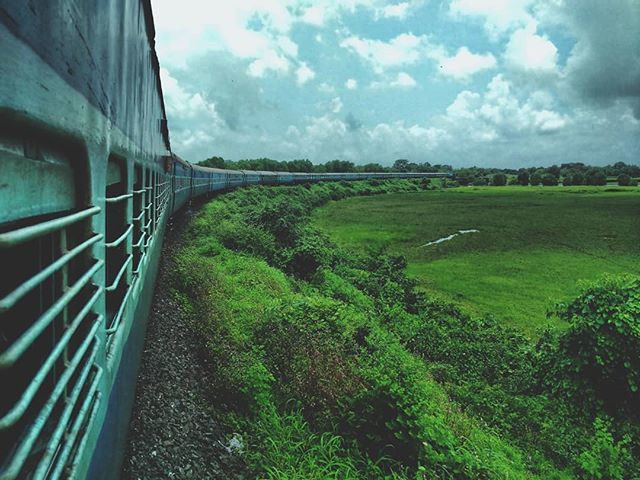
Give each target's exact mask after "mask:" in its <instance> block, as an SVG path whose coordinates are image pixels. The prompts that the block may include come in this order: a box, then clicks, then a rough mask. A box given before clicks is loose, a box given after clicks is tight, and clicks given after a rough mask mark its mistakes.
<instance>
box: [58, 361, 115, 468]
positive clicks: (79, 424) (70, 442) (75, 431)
mask: <svg viewBox="0 0 640 480" xmlns="http://www.w3.org/2000/svg"><path fill="white" fill-rule="evenodd" d="M102 372H103V370H102V368H100V367H99V366H97V365H96V366H95V375H94V377H93V382H91V385H90V387H89V389H88V392H87V395H86V396H85V400H84V402H82V405H81V406H80V409H79V411H78V414H77V415H76V418H75V421H74V422H73V425H72V426H71V428H70V429H69V431H68V432H67V433H66V434H65V443H64V447H63V448H62V451H61V452H60V454H59V455H58V457H57V459H56V465H55V467H54V469H53V471H52V472H51V473H50V474H49V478H50V479H51V480H55V479H58V478H60V477H61V476H62V473H63V470H64V469H65V467H67V462H68V460H69V455H70V454H71V452H72V450H73V446H74V445H75V444H76V439H77V438H78V435H79V433H80V430H81V429H82V428H83V426H86V425H90V424H91V423H92V420H93V418H94V416H95V413H96V411H97V408H96V407H97V405H98V404H99V403H100V399H101V395H100V392H99V390H98V386H99V385H100V378H101V377H102ZM65 477H66V478H69V477H70V475H65Z"/></svg>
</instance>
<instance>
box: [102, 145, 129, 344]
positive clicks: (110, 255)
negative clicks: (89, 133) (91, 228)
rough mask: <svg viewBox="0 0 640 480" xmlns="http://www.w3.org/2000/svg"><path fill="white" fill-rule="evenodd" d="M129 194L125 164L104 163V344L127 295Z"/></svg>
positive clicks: (114, 159) (114, 160)
mask: <svg viewBox="0 0 640 480" xmlns="http://www.w3.org/2000/svg"><path fill="white" fill-rule="evenodd" d="M132 197H133V193H131V192H129V188H128V178H127V162H126V160H124V159H121V158H119V157H116V156H113V155H112V156H111V157H109V161H108V163H107V184H106V195H105V244H104V246H105V272H106V273H105V285H106V286H105V291H106V301H105V306H106V319H105V325H106V329H107V342H108V343H109V344H111V342H112V339H113V338H114V337H113V334H114V333H115V332H116V331H117V330H118V327H119V326H120V323H121V320H122V317H123V315H124V312H125V308H126V304H127V300H128V297H129V293H130V291H131V290H130V288H129V287H130V284H131V280H130V279H131V272H132V263H133V254H132V253H131V238H132V234H133V225H132V223H131V222H130V221H129V218H130V215H131V214H130V208H131V206H130V205H131V203H132Z"/></svg>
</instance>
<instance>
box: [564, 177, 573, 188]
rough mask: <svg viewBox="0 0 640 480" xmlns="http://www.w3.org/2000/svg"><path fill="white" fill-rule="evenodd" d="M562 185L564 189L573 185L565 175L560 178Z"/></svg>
mask: <svg viewBox="0 0 640 480" xmlns="http://www.w3.org/2000/svg"><path fill="white" fill-rule="evenodd" d="M562 185H564V186H565V187H569V186H571V185H573V182H572V181H571V177H570V176H569V175H565V176H564V177H563V178H562Z"/></svg>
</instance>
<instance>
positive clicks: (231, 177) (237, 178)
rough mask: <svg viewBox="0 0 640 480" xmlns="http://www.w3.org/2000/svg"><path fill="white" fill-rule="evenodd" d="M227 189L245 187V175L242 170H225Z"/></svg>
mask: <svg viewBox="0 0 640 480" xmlns="http://www.w3.org/2000/svg"><path fill="white" fill-rule="evenodd" d="M225 172H226V177H227V188H238V187H242V186H244V185H246V181H245V177H246V176H245V174H244V172H243V171H242V170H225Z"/></svg>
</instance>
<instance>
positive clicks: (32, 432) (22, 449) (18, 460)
mask: <svg viewBox="0 0 640 480" xmlns="http://www.w3.org/2000/svg"><path fill="white" fill-rule="evenodd" d="M101 323H102V316H101V315H99V316H98V317H97V318H96V321H95V323H94V325H93V327H92V328H91V330H90V332H89V335H87V336H86V337H85V339H84V341H83V342H82V344H81V345H80V346H79V348H78V350H77V351H76V353H75V355H74V356H73V358H72V359H71V360H70V361H69V364H68V365H67V368H66V369H65V371H64V372H63V373H62V375H61V376H60V378H59V379H58V382H57V383H56V386H55V387H54V389H53V391H52V392H51V395H50V396H49V400H48V401H47V402H46V403H45V404H44V405H43V407H42V408H41V410H40V412H38V415H37V417H36V419H35V420H34V422H33V424H32V426H31V428H30V429H29V430H28V432H27V433H26V435H25V436H24V437H23V438H22V439H21V440H22V441H21V442H20V444H19V445H18V446H17V448H16V450H15V452H14V455H13V458H12V459H11V460H10V462H9V464H8V466H7V468H6V469H5V471H4V472H3V479H13V478H16V477H17V476H18V474H19V473H20V470H22V467H23V466H24V464H25V462H26V461H27V458H28V457H29V452H31V450H32V448H33V446H34V444H35V442H36V440H37V439H38V436H39V435H40V432H41V431H42V429H43V428H44V426H45V424H46V423H47V420H48V419H49V416H50V415H51V412H52V411H53V410H54V408H55V406H56V404H57V402H58V399H59V398H60V396H61V395H62V393H64V392H65V391H66V388H67V384H68V383H69V380H70V379H71V377H72V376H73V374H74V373H75V371H76V369H77V368H78V365H80V363H81V360H82V358H83V357H84V354H85V353H86V352H87V350H88V349H89V346H90V345H91V343H94V347H93V352H92V354H91V356H90V358H95V356H96V353H97V350H98V342H97V340H96V338H95V335H96V332H97V331H98V326H99V325H100V324H101ZM91 363H92V362H89V361H87V362H86V365H85V368H88V367H90V366H91ZM57 428H60V424H58V427H57Z"/></svg>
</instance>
